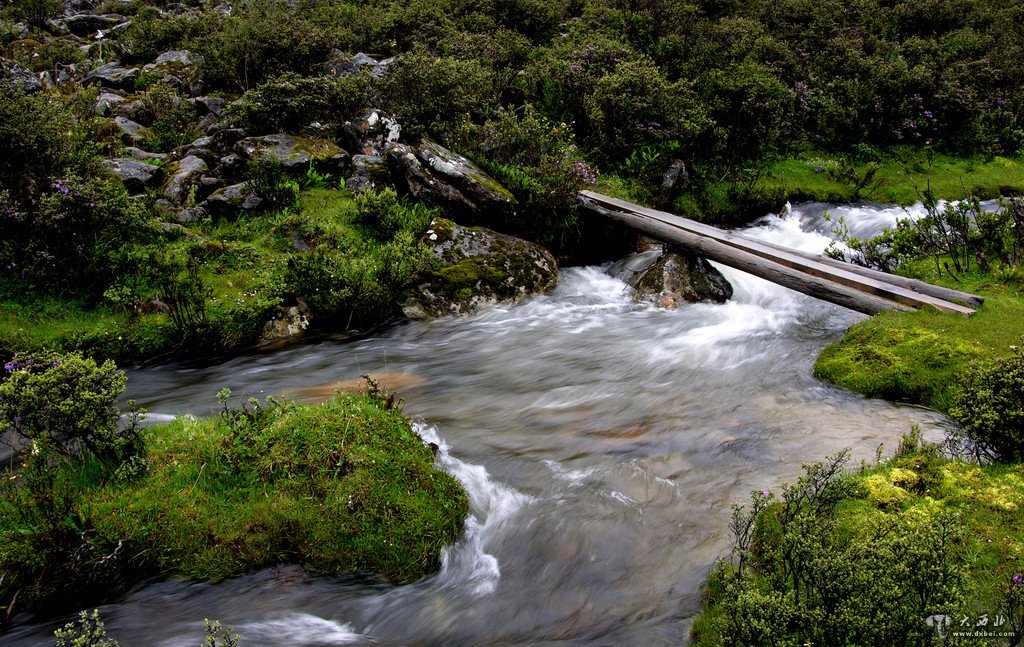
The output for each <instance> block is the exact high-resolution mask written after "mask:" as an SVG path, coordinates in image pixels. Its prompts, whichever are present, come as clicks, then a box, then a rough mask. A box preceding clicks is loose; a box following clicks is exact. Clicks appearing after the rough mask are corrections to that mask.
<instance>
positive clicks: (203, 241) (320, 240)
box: [0, 187, 432, 363]
mask: <svg viewBox="0 0 1024 647" xmlns="http://www.w3.org/2000/svg"><path fill="white" fill-rule="evenodd" d="M382 211H383V212H385V213H384V215H387V214H388V213H390V214H391V217H392V218H393V220H394V221H395V222H393V223H392V224H393V225H394V226H393V227H392V228H391V229H389V230H387V231H383V230H382V229H381V228H380V227H379V226H377V221H376V220H374V218H379V217H380V216H381V212H382ZM431 213H432V212H430V211H429V210H427V209H424V208H422V207H421V206H418V205H411V204H407V203H405V202H403V201H399V200H397V198H396V197H395V196H394V194H393V193H392V194H387V193H382V194H380V196H378V195H377V194H373V195H371V196H370V197H368V198H364V199H363V200H361V201H357V200H356V199H355V198H353V196H352V195H351V194H349V193H347V192H345V191H343V190H335V189H329V188H323V187H321V188H315V187H311V188H308V189H307V190H305V191H304V192H303V193H302V194H301V196H300V197H299V199H298V201H297V203H296V204H295V205H293V206H291V207H288V208H285V209H282V210H280V211H276V212H273V213H257V214H243V215H241V216H239V217H238V218H237V219H218V220H216V221H214V220H209V219H208V220H206V221H203V222H198V223H192V224H189V225H187V226H186V227H184V228H182V229H172V230H170V231H168V232H164V234H163V235H162V237H161V239H160V240H159V242H157V243H156V244H154V245H153V246H151V247H149V248H146V249H140V250H139V251H138V253H139V254H141V255H142V256H143V257H144V258H145V259H146V263H145V264H148V266H149V268H150V269H151V270H152V271H151V275H149V276H146V275H142V276H138V275H136V276H125V277H122V283H121V284H120V285H119V287H118V288H116V289H113V290H110V291H108V293H107V294H106V295H105V296H104V298H103V299H101V300H99V301H98V302H97V301H96V300H93V301H92V302H90V301H85V300H77V301H69V300H62V299H59V298H56V297H46V296H38V295H34V294H26V293H17V292H16V291H15V290H14V289H10V290H7V291H6V296H4V297H3V298H2V299H0V356H8V357H9V356H11V355H12V354H13V353H22V354H25V353H32V352H37V351H40V350H43V349H49V350H54V351H60V352H64V351H71V350H81V351H83V352H86V353H88V354H90V355H92V356H94V357H102V358H111V359H115V360H117V361H118V362H120V363H125V362H133V361H140V360H151V359H157V358H158V359H170V358H172V357H174V356H182V355H196V354H206V353H222V352H227V353H230V352H238V351H240V350H244V349H248V348H252V347H255V346H256V345H257V344H258V343H259V341H260V338H261V334H262V331H263V326H264V325H265V324H266V322H267V321H269V320H271V319H274V318H277V317H280V316H281V315H282V314H283V312H284V311H285V310H286V309H287V308H289V307H291V306H293V305H295V304H296V303H298V302H299V300H301V301H302V302H303V303H305V304H306V306H308V308H309V312H308V313H307V314H308V315H309V316H310V319H311V320H312V321H313V326H314V328H317V329H321V330H326V331H335V330H344V329H346V328H349V327H360V326H369V325H372V324H374V323H376V322H378V321H380V320H382V319H384V318H387V317H388V316H391V315H393V314H394V313H395V312H397V309H398V303H399V301H400V296H401V294H402V292H403V290H404V289H405V288H406V287H407V285H408V284H409V283H410V282H411V281H412V280H413V277H414V276H416V274H417V272H418V271H420V270H421V269H422V268H424V267H426V266H427V263H428V261H427V258H426V255H425V252H424V249H423V248H422V246H421V245H420V244H419V243H418V242H417V241H416V237H417V236H418V234H419V233H420V230H422V229H425V228H426V223H427V222H429V219H430V217H431ZM396 223H400V224H396ZM172 299H176V300H172ZM176 313H182V315H181V316H175V314H176Z"/></svg>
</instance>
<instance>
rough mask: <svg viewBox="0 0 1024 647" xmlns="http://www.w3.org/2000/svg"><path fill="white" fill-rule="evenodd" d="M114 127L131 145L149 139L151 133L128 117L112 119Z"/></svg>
mask: <svg viewBox="0 0 1024 647" xmlns="http://www.w3.org/2000/svg"><path fill="white" fill-rule="evenodd" d="M114 126H116V127H117V129H118V130H120V131H121V133H122V134H123V135H124V136H125V137H126V138H127V139H128V140H129V141H131V142H132V143H138V142H141V141H142V140H144V139H146V138H147V137H149V136H150V135H151V134H152V132H153V131H151V130H150V129H149V128H146V127H145V126H143V125H142V124H140V123H137V122H134V121H132V120H131V119H129V118H128V117H114Z"/></svg>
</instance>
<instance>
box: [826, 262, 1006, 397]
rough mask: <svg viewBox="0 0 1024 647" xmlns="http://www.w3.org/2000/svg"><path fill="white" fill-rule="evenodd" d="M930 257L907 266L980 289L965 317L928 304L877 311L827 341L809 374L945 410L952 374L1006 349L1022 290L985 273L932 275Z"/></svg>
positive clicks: (938, 279)
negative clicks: (978, 303) (979, 300)
mask: <svg viewBox="0 0 1024 647" xmlns="http://www.w3.org/2000/svg"><path fill="white" fill-rule="evenodd" d="M929 263H930V262H926V263H919V264H917V265H916V266H915V267H914V268H913V269H914V270H915V271H916V273H917V274H918V275H919V276H921V277H922V278H924V279H925V280H927V281H930V282H933V283H940V284H946V285H948V286H949V287H955V288H957V289H960V290H964V291H967V292H971V293H975V294H978V295H980V296H983V297H984V298H985V303H984V305H983V306H982V307H981V308H980V309H978V311H977V312H976V313H975V314H974V315H972V316H970V317H964V316H961V315H957V314H948V313H941V312H938V311H936V310H933V309H925V310H920V311H916V312H886V313H882V314H879V315H876V316H874V317H872V318H871V319H867V320H865V321H862V322H860V323H858V324H855V325H854V326H852V327H851V328H850V330H849V331H848V332H847V333H846V335H844V336H843V338H842V339H841V340H840V341H838V342H836V343H834V344H831V345H829V346H827V347H826V348H825V349H824V350H823V351H822V352H821V354H820V355H819V357H818V359H817V362H816V363H815V366H814V375H815V376H816V377H818V378H820V379H823V380H827V381H829V382H832V383H834V384H838V385H839V386H842V387H845V388H848V389H851V390H853V391H857V392H859V393H863V394H865V395H867V396H870V397H880V398H887V399H891V400H903V401H908V402H913V403H918V404H924V405H927V406H930V407H933V408H936V409H939V410H943V411H945V410H946V409H947V408H948V407H949V404H950V402H951V398H952V394H953V389H955V388H956V375H957V374H958V373H959V372H960V371H962V370H963V368H964V367H965V366H966V365H968V364H970V363H972V362H977V361H983V360H991V359H994V358H995V357H998V356H1000V355H1002V354H1005V353H1006V352H1007V350H1008V348H1009V346H1010V345H1011V344H1014V343H1017V342H1018V341H1019V340H1020V334H1021V329H1020V322H1021V321H1024V295H1022V294H1021V290H1020V286H1019V285H1015V284H1013V283H995V282H993V279H992V277H990V276H987V275H983V274H973V275H964V276H962V277H961V279H962V282H961V283H952V282H950V281H949V280H948V279H943V278H942V277H940V276H937V275H935V274H934V270H932V269H930V266H929Z"/></svg>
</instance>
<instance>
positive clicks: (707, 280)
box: [608, 249, 732, 308]
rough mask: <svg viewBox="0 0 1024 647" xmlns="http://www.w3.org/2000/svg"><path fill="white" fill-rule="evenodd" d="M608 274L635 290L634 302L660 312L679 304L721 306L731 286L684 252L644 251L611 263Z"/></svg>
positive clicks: (701, 259) (694, 257)
mask: <svg viewBox="0 0 1024 647" xmlns="http://www.w3.org/2000/svg"><path fill="white" fill-rule="evenodd" d="M608 273H609V274H611V275H612V276H615V277H617V278H621V279H622V280H624V281H625V282H626V283H628V284H629V285H630V286H632V287H633V289H634V290H635V293H634V295H635V298H636V299H637V300H638V301H653V302H654V303H656V304H657V305H658V306H660V307H662V308H677V307H679V305H680V304H681V303H699V302H706V303H725V302H726V301H728V300H729V299H730V298H732V285H730V284H729V281H728V280H726V278H725V277H724V276H722V273H721V272H719V271H718V270H717V269H715V268H714V267H713V266H712V265H711V264H710V263H708V261H707V260H706V259H704V258H702V257H700V256H697V255H696V254H693V253H692V252H688V251H684V250H672V251H663V250H660V249H654V250H648V251H645V252H641V253H639V254H634V255H632V256H628V257H626V258H624V259H622V260H621V261H619V262H617V263H615V264H614V265H612V266H611V267H610V268H609V269H608Z"/></svg>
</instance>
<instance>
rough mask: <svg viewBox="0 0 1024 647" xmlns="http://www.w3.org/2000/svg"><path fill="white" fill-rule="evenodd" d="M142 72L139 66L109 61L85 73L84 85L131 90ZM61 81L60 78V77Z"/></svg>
mask: <svg viewBox="0 0 1024 647" xmlns="http://www.w3.org/2000/svg"><path fill="white" fill-rule="evenodd" d="M141 74H142V72H141V71H140V70H139V68H137V67H121V64H120V63H107V64H106V65H102V66H100V67H97V68H96V69H95V70H92V71H91V72H89V73H88V74H86V75H85V78H84V79H82V85H99V86H101V87H104V88H116V89H118V90H131V89H134V87H135V82H136V81H137V80H138V78H139V76H140V75H141ZM58 81H59V79H58Z"/></svg>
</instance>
